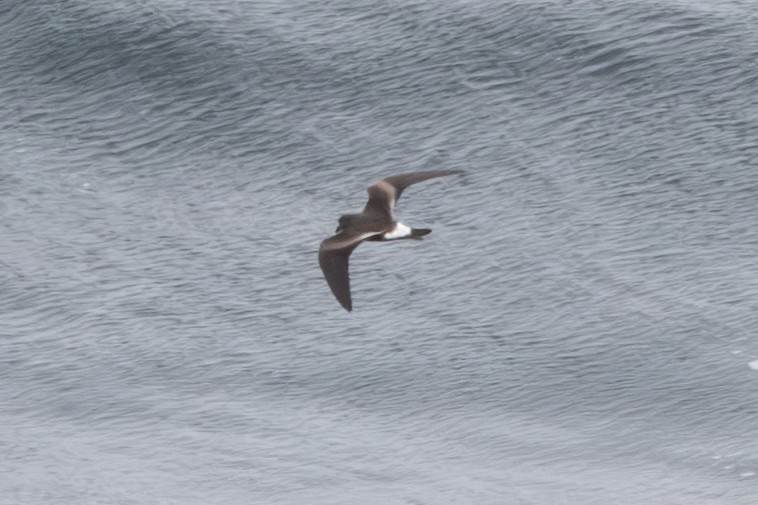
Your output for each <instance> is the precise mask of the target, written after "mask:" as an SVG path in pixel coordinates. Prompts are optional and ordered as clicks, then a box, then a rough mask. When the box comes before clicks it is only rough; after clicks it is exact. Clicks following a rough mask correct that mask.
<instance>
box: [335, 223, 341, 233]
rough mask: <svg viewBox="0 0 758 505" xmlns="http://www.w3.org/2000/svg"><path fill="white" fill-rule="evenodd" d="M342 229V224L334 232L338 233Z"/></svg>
mask: <svg viewBox="0 0 758 505" xmlns="http://www.w3.org/2000/svg"><path fill="white" fill-rule="evenodd" d="M341 231H342V225H339V226H338V227H337V229H336V230H334V233H339V232H341Z"/></svg>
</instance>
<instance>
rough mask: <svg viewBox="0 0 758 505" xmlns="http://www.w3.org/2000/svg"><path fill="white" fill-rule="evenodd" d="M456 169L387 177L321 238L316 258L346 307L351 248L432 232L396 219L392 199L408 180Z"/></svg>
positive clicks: (350, 300)
mask: <svg viewBox="0 0 758 505" xmlns="http://www.w3.org/2000/svg"><path fill="white" fill-rule="evenodd" d="M458 173H461V172H460V171H458V170H433V171H429V172H415V173H410V174H402V175H395V176H392V177H387V178H386V179H382V180H381V181H379V182H377V183H376V184H374V185H372V186H371V187H369V188H368V194H369V198H368V202H367V203H366V207H365V208H364V209H363V212H361V213H360V214H346V215H344V216H341V217H340V219H339V226H338V227H337V230H336V232H335V233H336V234H335V235H333V236H332V237H329V238H328V239H326V240H324V241H323V242H321V247H320V248H319V253H318V261H319V265H320V266H321V270H322V271H323V273H324V278H325V279H326V282H327V284H329V288H331V290H332V293H334V296H335V297H336V298H337V301H339V302H340V304H341V305H342V306H343V307H344V308H345V309H346V310H348V311H350V310H352V308H353V304H352V298H351V296H350V276H349V273H348V260H349V258H350V254H351V253H352V252H353V249H355V248H356V247H358V245H359V244H360V243H361V242H363V241H364V240H369V241H389V240H402V239H408V238H421V237H423V236H424V235H428V234H429V233H431V232H432V230H428V229H418V228H416V229H414V228H411V227H409V226H407V225H405V224H403V223H401V222H399V221H397V220H395V218H394V216H393V215H392V211H393V209H394V208H395V203H396V202H397V200H398V198H400V195H401V194H402V192H403V190H404V189H405V188H406V187H408V186H410V185H411V184H415V183H417V182H421V181H425V180H427V179H432V178H435V177H443V176H445V175H453V174H458Z"/></svg>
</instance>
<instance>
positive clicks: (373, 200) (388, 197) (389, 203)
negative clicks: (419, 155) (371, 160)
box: [363, 170, 462, 220]
mask: <svg viewBox="0 0 758 505" xmlns="http://www.w3.org/2000/svg"><path fill="white" fill-rule="evenodd" d="M460 173H462V172H461V171H460V170H430V171H428V172H414V173H410V174H401V175H393V176H390V177H387V178H385V179H382V180H381V181H379V182H377V183H376V184H374V185H373V186H371V187H370V188H368V203H366V207H365V208H364V209H363V212H364V213H365V214H368V215H379V216H382V217H384V218H385V219H389V220H391V219H392V209H393V208H394V207H395V203H396V202H397V201H398V200H399V199H400V195H401V194H402V193H403V190H404V189H405V188H407V187H408V186H410V185H411V184H416V183H417V182H421V181H425V180H427V179H433V178H435V177H443V176H445V175H453V174H460Z"/></svg>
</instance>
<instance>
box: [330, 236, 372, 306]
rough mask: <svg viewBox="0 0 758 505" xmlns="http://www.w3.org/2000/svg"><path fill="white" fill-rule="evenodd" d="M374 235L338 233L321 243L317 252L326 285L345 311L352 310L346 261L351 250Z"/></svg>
mask: <svg viewBox="0 0 758 505" xmlns="http://www.w3.org/2000/svg"><path fill="white" fill-rule="evenodd" d="M374 234H375V233H363V234H355V233H344V232H342V233H338V234H337V235H334V236H333V237H329V238H328V239H326V240H324V241H323V242H321V247H319V250H318V264H319V265H320V266H321V271H322V272H324V278H325V279H326V283H327V284H329V288H330V289H331V290H332V293H334V296H335V297H336V298H337V301H338V302H340V305H342V306H343V307H344V308H345V309H346V310H347V311H351V310H353V301H352V298H351V297H350V275H349V273H348V259H349V258H350V253H352V252H353V249H355V248H356V247H358V245H359V244H360V243H361V242H363V241H364V240H365V239H366V238H368V237H370V236H371V235H374Z"/></svg>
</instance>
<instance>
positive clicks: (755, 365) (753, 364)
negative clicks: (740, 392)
mask: <svg viewBox="0 0 758 505" xmlns="http://www.w3.org/2000/svg"><path fill="white" fill-rule="evenodd" d="M747 366H749V367H750V368H751V369H753V370H758V359H756V360H754V361H751V362H750V363H748V364H747Z"/></svg>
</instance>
